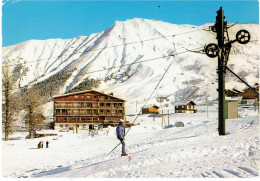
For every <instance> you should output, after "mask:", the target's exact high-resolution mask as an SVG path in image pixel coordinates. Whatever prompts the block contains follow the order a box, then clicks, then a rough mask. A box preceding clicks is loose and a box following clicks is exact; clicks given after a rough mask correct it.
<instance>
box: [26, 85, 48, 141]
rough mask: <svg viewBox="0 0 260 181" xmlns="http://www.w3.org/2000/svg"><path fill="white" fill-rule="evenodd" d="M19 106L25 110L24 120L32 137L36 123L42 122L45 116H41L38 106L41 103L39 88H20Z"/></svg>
mask: <svg viewBox="0 0 260 181" xmlns="http://www.w3.org/2000/svg"><path fill="white" fill-rule="evenodd" d="M21 99H22V104H21V106H22V107H23V109H24V110H25V111H26V116H25V120H26V122H25V123H27V124H28V131H29V138H30V139H33V138H34V137H33V133H34V131H35V129H36V127H37V125H39V124H41V123H43V121H44V120H45V117H44V116H43V114H42V112H41V109H40V108H39V106H40V105H41V103H42V101H43V100H42V99H43V98H42V96H40V90H39V89H28V88H27V87H24V88H21Z"/></svg>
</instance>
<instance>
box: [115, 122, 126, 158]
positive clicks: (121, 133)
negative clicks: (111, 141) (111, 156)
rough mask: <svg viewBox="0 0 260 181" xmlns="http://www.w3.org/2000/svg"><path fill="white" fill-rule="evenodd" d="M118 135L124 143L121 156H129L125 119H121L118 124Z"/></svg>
mask: <svg viewBox="0 0 260 181" xmlns="http://www.w3.org/2000/svg"><path fill="white" fill-rule="evenodd" d="M116 135H117V138H118V139H119V140H120V141H121V143H122V154H121V156H127V155H128V154H127V153H126V152H125V138H124V137H125V127H124V120H122V119H120V121H119V124H118V126H117V127H116Z"/></svg>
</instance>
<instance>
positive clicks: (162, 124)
mask: <svg viewBox="0 0 260 181" xmlns="http://www.w3.org/2000/svg"><path fill="white" fill-rule="evenodd" d="M162 127H163V110H162Z"/></svg>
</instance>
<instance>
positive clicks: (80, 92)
mask: <svg viewBox="0 0 260 181" xmlns="http://www.w3.org/2000/svg"><path fill="white" fill-rule="evenodd" d="M88 92H96V93H99V94H103V95H105V96H109V97H113V98H116V99H120V100H122V101H124V102H125V100H124V99H121V98H118V97H115V96H112V95H109V94H105V93H102V92H98V91H96V90H85V91H79V92H73V93H67V94H62V95H54V96H53V97H52V98H53V99H55V98H59V97H65V96H71V95H76V94H83V93H88Z"/></svg>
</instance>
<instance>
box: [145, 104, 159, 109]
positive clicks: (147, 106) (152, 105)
mask: <svg viewBox="0 0 260 181" xmlns="http://www.w3.org/2000/svg"><path fill="white" fill-rule="evenodd" d="M154 106H155V107H158V108H159V106H156V105H155V104H150V105H146V106H144V107H143V108H150V107H154Z"/></svg>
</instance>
